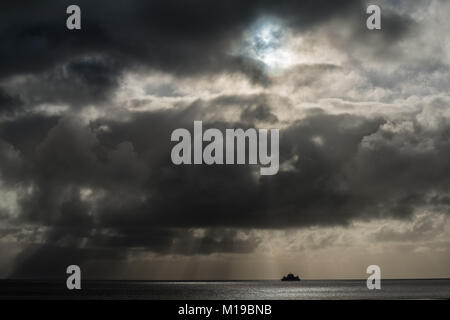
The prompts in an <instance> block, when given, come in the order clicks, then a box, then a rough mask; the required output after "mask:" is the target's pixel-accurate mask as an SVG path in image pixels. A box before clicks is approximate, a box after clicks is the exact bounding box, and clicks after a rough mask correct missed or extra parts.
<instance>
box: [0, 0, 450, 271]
mask: <svg viewBox="0 0 450 320" xmlns="http://www.w3.org/2000/svg"><path fill="white" fill-rule="evenodd" d="M74 3H76V4H79V5H80V7H81V9H82V30H81V31H68V30H67V29H66V28H65V19H66V17H67V15H66V14H65V10H66V7H67V6H68V5H69V4H74ZM264 15H271V16H276V17H278V18H280V19H282V20H283V23H284V24H285V25H286V26H287V27H289V28H291V29H292V30H294V31H295V32H304V31H307V30H310V29H311V28H313V27H315V26H319V25H321V24H322V23H325V22H326V21H328V19H331V18H336V19H341V20H343V21H352V22H353V23H354V24H355V31H354V33H352V40H354V41H355V42H356V43H358V42H360V43H361V42H364V41H365V39H366V38H367V37H369V38H370V37H374V38H376V39H377V41H378V42H377V48H381V46H383V47H384V48H385V47H387V46H389V45H390V44H391V43H394V42H395V41H397V40H398V39H400V38H401V37H402V36H404V35H405V34H407V33H408V27H407V26H408V25H409V23H410V20H409V19H408V18H407V17H403V16H400V15H395V14H394V13H390V14H388V15H387V16H386V17H385V18H384V20H383V21H384V23H385V27H386V28H387V32H385V33H382V34H377V35H375V36H373V35H372V34H367V32H366V31H365V29H364V26H365V24H364V22H363V21H364V18H365V17H366V16H365V10H364V7H363V3H362V1H356V0H346V1H344V0H342V1H287V0H282V1H276V2H274V1H265V0H258V1H256V0H255V1H201V0H198V1H188V2H180V1H114V2H111V1H95V3H94V2H92V1H75V2H74V1H39V2H37V1H22V2H8V3H2V4H1V5H0V38H1V39H2V41H1V42H0V60H1V61H3V62H4V63H2V64H1V66H0V81H2V83H1V86H0V119H2V122H1V123H0V179H1V182H2V186H4V187H8V188H14V189H15V190H16V191H17V193H18V204H19V207H20V210H19V214H14V215H8V214H3V213H0V214H1V215H0V219H2V220H3V221H6V222H7V223H8V224H11V225H13V226H15V227H17V226H21V225H31V226H34V227H35V228H40V227H42V228H43V230H44V231H41V232H43V234H44V236H43V239H42V241H41V243H40V245H37V246H33V247H29V248H28V249H26V250H24V251H23V252H22V253H21V255H20V256H19V258H18V260H17V261H16V268H15V269H14V272H13V274H12V276H14V277H28V276H33V275H40V276H54V275H55V274H57V273H58V272H60V270H62V268H63V267H65V266H67V265H68V264H71V263H72V261H78V263H79V264H81V265H83V264H84V263H89V262H90V261H93V260H97V261H98V260H102V261H111V260H117V259H126V257H127V253H128V250H145V251H150V252H153V253H156V254H182V255H195V254H211V253H248V252H251V251H252V250H254V249H255V248H256V247H257V246H258V244H259V242H260V239H258V238H257V237H255V236H253V235H252V234H251V233H250V230H252V229H254V228H263V229H264V228H265V229H267V228H280V229H283V228H294V227H306V226H317V225H318V226H324V225H346V224H348V223H349V222H351V221H353V220H354V219H361V218H377V217H408V216H410V215H411V214H412V213H413V208H415V207H418V206H433V205H434V206H437V205H444V204H445V203H446V202H445V201H446V200H445V198H443V197H440V196H439V195H440V194H441V193H442V194H445V193H446V192H448V191H449V190H448V188H449V185H448V178H449V177H448V174H447V173H448V172H450V171H449V170H448V169H449V168H448V163H447V162H446V161H445V160H443V159H447V158H448V152H449V150H450V149H449V147H450V145H449V142H448V134H447V133H448V128H449V127H448V124H447V123H441V124H440V125H439V127H437V128H435V129H433V130H432V131H426V130H425V129H424V128H423V126H422V124H421V123H419V122H418V121H413V122H414V127H413V128H414V131H411V132H401V133H399V134H395V136H394V134H393V133H392V132H391V131H390V130H389V125H392V126H394V127H395V126H399V127H400V126H401V124H396V123H393V124H391V123H390V120H389V119H388V118H386V117H383V116H377V117H369V116H368V117H364V116H360V115H351V114H343V115H331V114H328V113H326V112H325V111H322V110H315V111H311V112H310V113H309V114H308V115H307V116H306V117H305V118H304V119H302V120H297V121H293V122H291V123H289V124H288V125H286V127H285V128H284V129H283V130H282V131H281V137H280V163H281V170H280V172H279V173H278V174H277V175H275V176H267V177H260V176H259V175H258V174H255V173H256V172H257V171H256V169H257V168H255V167H254V166H247V165H240V166H175V165H173V164H172V163H171V161H170V150H171V147H172V143H171V142H170V134H171V132H172V131H173V130H174V129H176V128H180V127H185V128H191V127H192V123H193V121H194V120H201V119H204V118H207V116H211V117H209V118H208V119H215V118H214V117H212V116H213V115H215V114H218V113H219V111H220V110H222V109H224V108H228V107H229V106H230V105H231V106H234V107H236V106H238V107H237V110H235V112H236V113H237V114H238V115H239V116H238V119H239V120H236V121H225V120H223V119H222V120H217V119H218V118H217V119H216V120H208V121H207V120H205V121H204V126H205V127H216V128H221V129H225V128H236V127H241V128H248V127H252V126H255V124H258V123H261V122H262V123H266V124H270V125H274V126H276V125H277V123H279V121H280V119H279V118H278V116H277V115H276V110H275V106H273V105H272V102H271V100H270V99H268V97H267V96H266V95H264V94H256V95H252V94H248V95H223V96H219V97H216V98H214V99H212V100H210V101H202V100H198V101H195V102H194V103H192V104H191V105H188V106H187V107H179V108H173V109H165V110H160V111H146V112H139V113H137V112H136V113H133V112H128V113H127V114H126V116H127V117H128V118H126V119H122V118H121V119H114V117H104V118H98V119H96V120H95V121H92V122H90V123H89V124H86V123H85V122H83V121H81V120H80V119H79V118H78V117H77V116H75V115H73V113H71V112H75V111H79V110H80V109H82V108H83V107H86V106H89V105H91V104H95V105H97V106H102V107H104V108H108V107H109V106H110V105H112V101H111V100H112V98H111V97H112V95H113V93H114V92H115V89H117V88H118V86H119V85H120V80H121V77H122V76H123V75H124V73H125V72H141V73H142V72H151V71H152V70H159V71H164V72H167V73H170V74H172V75H175V76H180V77H184V78H191V80H192V81H195V78H196V77H198V76H199V75H205V74H207V75H208V74H216V73H219V72H228V73H236V72H238V73H243V74H245V75H247V76H248V77H249V79H250V80H252V81H253V82H254V83H257V84H262V85H269V84H270V78H269V77H268V75H267V74H266V73H265V71H264V68H263V66H262V65H261V63H260V62H257V61H255V60H253V59H251V58H249V57H245V56H238V55H232V54H231V53H230V50H231V49H232V48H233V46H234V45H236V42H237V41H239V39H240V36H241V35H242V33H243V32H244V31H245V30H246V29H247V28H248V27H249V26H250V25H251V24H252V23H254V22H255V19H257V18H259V17H261V16H264ZM356 26H358V27H356ZM361 28H363V29H361ZM371 39H373V38H371ZM369 40H370V39H369ZM378 46H379V47H378ZM336 69H339V67H337V66H335V65H332V64H320V65H313V66H307V65H304V66H297V67H296V68H294V69H293V71H292V73H304V74H305V75H304V76H303V77H299V78H297V81H298V86H299V87H307V86H310V85H315V84H316V82H317V81H318V79H319V78H320V76H319V75H317V76H316V75H315V74H320V73H322V71H324V70H325V71H326V70H336ZM16 76H21V77H23V78H22V79H21V82H20V85H16V83H14V82H10V81H11V79H13V78H14V77H16ZM46 103H49V104H56V105H58V104H61V105H64V106H68V108H69V111H68V112H67V114H64V115H62V116H60V115H58V116H54V115H53V116H51V115H44V114H40V113H36V112H32V111H33V110H34V108H36V107H37V106H39V105H43V104H46ZM3 117H4V118H3ZM418 137H422V138H424V139H425V138H426V139H430V140H431V141H432V142H433V149H432V150H430V151H429V152H417V150H416V149H417V148H418V145H419V144H420V142H421V140H420V138H418ZM405 141H406V142H407V144H406V147H405ZM380 155H383V156H382V157H381V156H380ZM386 159H389V161H386ZM367 181H370V183H367ZM431 191H433V192H435V196H434V197H433V198H432V199H430V198H429V197H428V195H429V194H430V192H431ZM199 229H200V230H199ZM237 230H241V231H242V232H238V231H237ZM19 236H20V235H17V237H19ZM49 265H50V266H52V267H51V268H50V267H49ZM58 270H59V271H58Z"/></svg>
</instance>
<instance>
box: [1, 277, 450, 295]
mask: <svg viewBox="0 0 450 320" xmlns="http://www.w3.org/2000/svg"><path fill="white" fill-rule="evenodd" d="M81 286H82V288H81V290H72V291H69V290H67V289H66V284H65V281H37V280H36V281H34V280H33V281H30V280H0V299H124V300H129V299H131V300H137V299H151V300H153V299H164V300H166V299H167V300H172V299H174V300H179V299H182V300H184V299H190V300H211V299H212V300H214V299H217V300H222V299H226V300H227V299H243V300H263V299H270V300H303V299H314V300H322V299H449V298H450V279H427V280H425V279H424V280H382V282H381V289H380V290H368V289H367V287H366V281H365V280H302V281H300V282H281V281H276V280H271V281H204V282H203V281H186V282H181V281H176V282H171V281H160V282H159V281H83V282H82V284H81Z"/></svg>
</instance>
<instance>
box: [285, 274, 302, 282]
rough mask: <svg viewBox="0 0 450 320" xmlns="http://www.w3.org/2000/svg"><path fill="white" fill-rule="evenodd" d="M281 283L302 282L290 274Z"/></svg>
mask: <svg viewBox="0 0 450 320" xmlns="http://www.w3.org/2000/svg"><path fill="white" fill-rule="evenodd" d="M281 281H300V278H299V277H298V276H294V275H293V274H292V273H289V274H288V275H287V276H284V277H283V278H282V279H281Z"/></svg>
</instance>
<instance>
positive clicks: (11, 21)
mask: <svg viewBox="0 0 450 320" xmlns="http://www.w3.org/2000/svg"><path fill="white" fill-rule="evenodd" d="M70 4H78V5H79V6H80V7H81V9H82V19H83V20H82V22H83V24H82V29H81V31H76V32H75V31H68V30H67V29H66V28H65V20H66V18H67V15H66V14H65V9H66V8H67V6H68V5H70ZM356 8H362V5H361V2H360V1H356V0H345V1H332V2H330V1H277V2H272V1H263V0H258V1H227V2H211V1H202V0H197V1H187V2H181V3H180V2H179V1H115V2H114V3H111V2H109V1H96V2H95V3H93V2H92V1H75V2H74V1H58V2H55V1H41V2H39V3H36V2H34V1H24V2H19V3H14V4H13V3H4V4H2V8H1V12H2V17H1V18H2V19H1V20H2V22H1V25H0V28H1V29H0V32H1V36H2V40H3V41H2V45H1V47H0V52H1V56H0V58H1V59H2V60H4V61H8V64H4V65H3V66H2V69H1V73H2V74H3V75H7V74H16V73H20V72H24V73H28V72H36V71H39V70H40V71H43V70H45V69H47V68H49V67H51V66H52V65H54V64H55V63H60V62H63V61H64V60H66V59H67V58H69V57H70V58H71V57H74V56H77V55H80V54H93V53H97V54H98V53H106V54H108V55H111V56H112V57H120V58H123V60H122V61H124V62H140V63H143V64H146V65H150V66H154V67H157V68H162V69H167V70H172V71H176V72H181V73H183V72H189V74H191V73H192V72H202V71H204V70H208V69H212V70H217V69H220V68H223V67H224V64H225V65H229V64H230V66H231V67H233V64H234V63H235V62H234V61H233V60H227V59H229V58H226V52H227V50H228V49H229V45H230V44H231V42H233V41H235V40H236V38H237V36H239V34H240V33H241V32H242V31H243V30H244V28H245V27H247V26H248V25H249V24H250V23H252V21H253V19H255V18H257V17H258V16H259V15H262V14H271V15H279V16H281V18H285V19H286V20H287V21H289V22H290V24H291V25H295V26H298V27H305V28H307V27H309V26H311V25H314V24H316V23H320V22H322V21H325V20H326V19H327V18H329V17H331V16H334V15H339V14H348V13H349V12H350V9H353V10H355V9H356ZM234 67H238V68H240V66H239V63H237V64H236V65H235V66H234Z"/></svg>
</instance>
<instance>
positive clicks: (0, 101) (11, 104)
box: [0, 87, 23, 116]
mask: <svg viewBox="0 0 450 320" xmlns="http://www.w3.org/2000/svg"><path fill="white" fill-rule="evenodd" d="M22 107H23V101H22V100H21V98H20V96H18V95H11V94H9V93H8V92H6V90H5V89H3V88H2V87H0V116H1V115H5V114H6V115H12V114H14V113H15V112H17V111H20V110H21V109H22Z"/></svg>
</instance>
